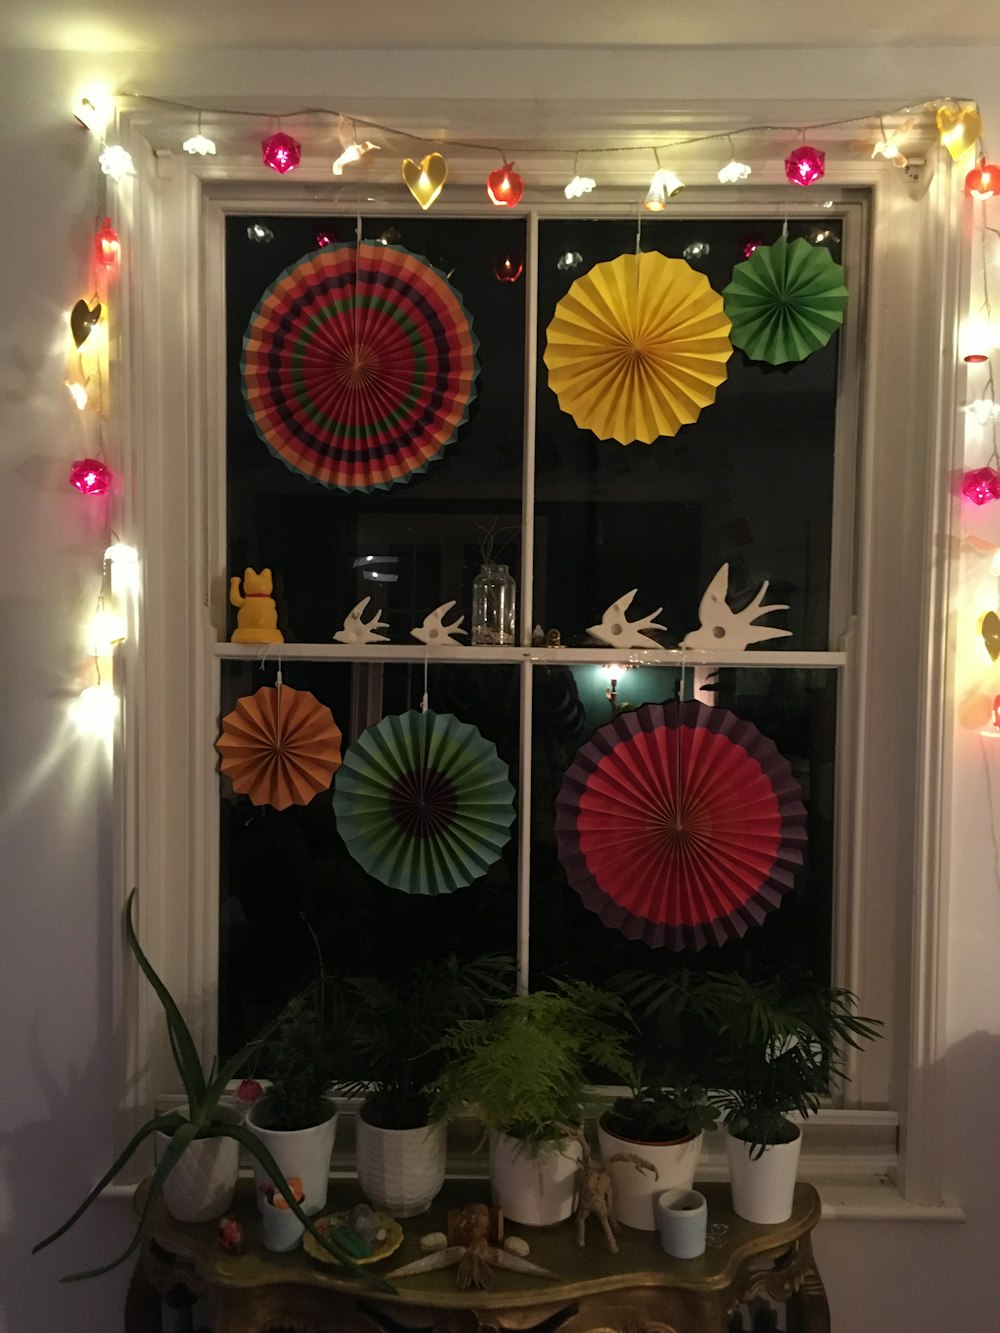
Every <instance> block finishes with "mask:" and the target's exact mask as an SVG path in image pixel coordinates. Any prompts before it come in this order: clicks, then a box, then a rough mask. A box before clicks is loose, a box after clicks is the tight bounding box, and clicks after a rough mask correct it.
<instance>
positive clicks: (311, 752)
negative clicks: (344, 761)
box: [215, 685, 341, 810]
mask: <svg viewBox="0 0 1000 1333" xmlns="http://www.w3.org/2000/svg"><path fill="white" fill-rule="evenodd" d="M340 741H341V733H340V728H339V727H338V726H337V724H336V722H334V720H333V714H332V713H331V712H330V710H329V708H327V706H326V705H325V704H321V703H320V702H319V700H318V699H316V697H315V696H314V695H312V694H310V693H309V691H308V690H293V689H291V688H290V687H289V686H288V685H276V686H271V685H265V686H263V687H262V688H261V689H259V690H258V691H257V693H256V694H253V695H248V696H246V697H244V698H242V699H237V701H236V707H235V708H234V709H233V711H232V712H231V713H227V714H226V716H225V717H224V718H223V719H222V734H221V736H220V737H219V739H218V740H217V741H216V742H215V748H216V749H217V750H218V752H219V754H220V755H221V757H222V758H221V762H220V764H219V768H220V770H221V772H223V773H225V774H226V776H227V777H228V778H229V779H230V780H231V781H232V784H233V790H234V791H237V792H240V793H241V794H242V795H245V796H249V797H250V800H251V801H252V802H253V803H254V805H273V806H274V808H275V809H276V810H285V809H287V807H288V806H290V805H307V804H308V803H309V801H311V800H312V798H313V797H314V796H315V795H316V793H317V792H321V791H326V789H327V788H328V787H329V785H330V783H331V782H332V780H333V775H334V773H335V772H336V771H337V769H338V767H339V766H340Z"/></svg>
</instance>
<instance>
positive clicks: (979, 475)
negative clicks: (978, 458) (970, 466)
mask: <svg viewBox="0 0 1000 1333" xmlns="http://www.w3.org/2000/svg"><path fill="white" fill-rule="evenodd" d="M962 494H963V495H964V496H965V498H966V499H967V500H971V501H972V503H973V504H976V505H987V504H992V503H993V501H994V500H1000V472H996V471H995V470H994V469H993V468H991V467H977V468H975V469H974V470H973V471H972V472H967V473H966V474H965V476H964V477H963V478H962Z"/></svg>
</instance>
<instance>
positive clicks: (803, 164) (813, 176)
mask: <svg viewBox="0 0 1000 1333" xmlns="http://www.w3.org/2000/svg"><path fill="white" fill-rule="evenodd" d="M825 164H826V153H824V152H823V150H822V149H821V148H812V147H811V146H810V145H809V144H803V145H802V147H801V148H796V149H793V151H792V152H790V153H789V154H788V156H787V157H786V158H785V175H786V177H787V178H788V180H789V181H790V182H791V183H792V185H803V186H806V185H815V183H816V182H817V181H818V180H822V179H823V177H824V175H825V174H826V165H825Z"/></svg>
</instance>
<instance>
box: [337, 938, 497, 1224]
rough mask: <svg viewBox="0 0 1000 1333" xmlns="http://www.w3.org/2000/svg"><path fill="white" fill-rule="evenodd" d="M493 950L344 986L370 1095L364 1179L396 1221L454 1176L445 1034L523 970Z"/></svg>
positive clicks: (358, 1063) (356, 1088) (362, 1149)
mask: <svg viewBox="0 0 1000 1333" xmlns="http://www.w3.org/2000/svg"><path fill="white" fill-rule="evenodd" d="M513 968H514V965H513V961H512V960H511V959H510V958H508V957H506V956H505V955H499V954H492V955H488V956H485V957H482V958H478V959H475V960H473V961H472V962H469V963H460V962H459V961H458V960H457V959H456V958H455V956H454V955H452V956H451V957H449V958H448V959H446V960H445V961H444V962H443V963H430V962H425V963H421V964H419V965H418V966H416V967H414V968H413V969H412V970H411V971H410V972H409V973H408V974H407V975H406V976H405V977H403V978H402V979H401V980H400V981H399V982H398V983H392V982H388V981H381V980H377V979H376V978H373V977H352V978H347V979H346V980H345V981H344V982H343V983H342V993H343V1015H342V1022H343V1026H342V1029H341V1044H342V1047H343V1049H344V1051H345V1056H346V1058H347V1059H348V1060H349V1061H350V1062H351V1063H352V1065H353V1067H354V1068H355V1069H356V1070H357V1073H358V1077H357V1079H355V1080H354V1081H353V1082H348V1083H346V1084H345V1085H344V1090H345V1091H346V1092H348V1093H354V1094H362V1093H363V1094H365V1100H364V1102H363V1104H362V1106H361V1109H360V1111H359V1113H358V1120H357V1154H358V1157H357V1160H358V1180H359V1182H360V1184H361V1189H362V1191H363V1192H364V1194H365V1196H366V1197H367V1198H368V1200H369V1201H370V1202H371V1203H372V1204H373V1205H374V1206H375V1207H376V1208H379V1209H381V1210H382V1211H384V1212H387V1213H389V1214H391V1215H392V1216H393V1217H414V1216H416V1215H417V1214H418V1213H422V1212H424V1211H426V1209H427V1208H429V1207H430V1205H431V1202H432V1201H433V1199H434V1196H435V1195H436V1194H437V1193H438V1191H439V1190H440V1188H441V1185H442V1184H443V1182H444V1172H445V1160H446V1152H447V1138H446V1128H447V1127H446V1122H445V1120H444V1118H443V1117H442V1116H438V1117H437V1118H435V1117H434V1116H433V1115H432V1113H431V1104H432V1101H433V1099H434V1095H435V1093H436V1090H437V1087H438V1083H439V1080H440V1077H441V1071H442V1069H443V1068H444V1065H445V1063H446V1062H447V1056H446V1055H445V1053H444V1051H443V1049H442V1048H441V1040H442V1038H443V1037H444V1034H445V1032H446V1031H447V1030H448V1028H449V1027H450V1025H451V1024H453V1023H454V1022H455V1021H456V1020H457V1019H461V1018H471V1017H475V1016H477V1015H481V1014H483V1013H484V1012H485V1010H486V1008H487V1006H488V1003H489V1001H490V1000H491V999H494V998H496V997H497V996H498V995H500V994H502V993H503V992H504V990H505V989H506V988H507V987H508V985H509V983H510V980H511V978H512V976H513Z"/></svg>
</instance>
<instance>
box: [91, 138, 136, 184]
mask: <svg viewBox="0 0 1000 1333" xmlns="http://www.w3.org/2000/svg"><path fill="white" fill-rule="evenodd" d="M97 161H98V162H99V163H100V167H101V170H102V171H103V172H104V174H105V176H110V177H111V179H112V180H113V181H115V183H116V184H117V182H118V181H121V180H124V179H125V177H126V176H134V175H135V167H134V165H133V163H132V154H131V153H130V152H129V151H128V149H127V148H122V146H121V144H116V143H111V144H108V145H107V147H106V148H105V149H104V151H103V152H102V153H101V155H100V157H99V158H98V159H97Z"/></svg>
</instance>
